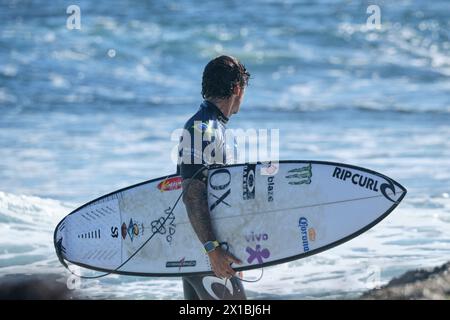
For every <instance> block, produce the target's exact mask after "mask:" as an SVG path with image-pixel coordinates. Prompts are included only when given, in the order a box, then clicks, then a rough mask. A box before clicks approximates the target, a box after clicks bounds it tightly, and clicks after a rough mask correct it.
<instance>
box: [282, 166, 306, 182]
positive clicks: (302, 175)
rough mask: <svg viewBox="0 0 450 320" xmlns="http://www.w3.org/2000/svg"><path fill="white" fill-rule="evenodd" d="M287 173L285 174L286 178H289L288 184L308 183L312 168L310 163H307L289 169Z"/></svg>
mask: <svg viewBox="0 0 450 320" xmlns="http://www.w3.org/2000/svg"><path fill="white" fill-rule="evenodd" d="M287 173H288V175H286V177H285V178H286V179H288V180H289V182H288V183H289V184H291V185H300V184H310V183H311V177H312V168H311V164H308V165H307V166H305V167H301V168H296V169H292V170H289V171H288V172H287Z"/></svg>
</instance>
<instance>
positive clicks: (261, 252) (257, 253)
mask: <svg viewBox="0 0 450 320" xmlns="http://www.w3.org/2000/svg"><path fill="white" fill-rule="evenodd" d="M245 250H246V251H247V253H248V254H249V256H248V258H247V262H248V263H250V264H251V263H252V262H253V261H254V260H257V262H258V263H259V264H261V263H263V261H264V259H268V258H269V257H270V251H269V249H267V248H264V249H261V245H259V244H257V245H256V247H255V249H252V248H250V247H247V248H246V249H245Z"/></svg>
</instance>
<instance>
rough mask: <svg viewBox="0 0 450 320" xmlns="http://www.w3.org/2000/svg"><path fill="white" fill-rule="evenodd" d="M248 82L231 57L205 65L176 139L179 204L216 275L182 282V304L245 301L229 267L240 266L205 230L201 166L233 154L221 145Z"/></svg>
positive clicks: (208, 223) (207, 217) (207, 215)
mask: <svg viewBox="0 0 450 320" xmlns="http://www.w3.org/2000/svg"><path fill="white" fill-rule="evenodd" d="M249 78H250V74H249V73H248V72H247V70H246V69H245V67H244V65H243V64H241V63H240V62H239V61H238V60H237V59H236V58H234V57H231V56H225V55H223V56H220V57H217V58H215V59H213V60H211V61H210V62H209V63H208V64H207V65H206V67H205V69H204V71H203V78H202V96H203V99H204V101H203V102H202V104H201V105H200V109H199V110H198V111H197V113H195V114H194V116H192V117H191V118H190V119H189V120H188V121H187V122H186V124H185V126H184V129H185V130H184V133H183V135H182V137H181V138H180V147H179V165H178V170H179V174H180V175H181V177H182V178H183V184H182V187H183V191H184V194H183V202H184V204H185V207H186V210H187V214H188V217H189V220H190V222H191V225H192V227H193V229H194V231H195V233H196V234H197V237H198V238H199V240H200V241H201V243H202V244H203V246H204V248H205V254H207V255H208V258H209V261H210V263H211V268H212V270H213V272H214V274H215V275H216V277H212V276H188V277H183V290H184V296H185V299H189V300H198V299H202V300H204V299H208V300H211V299H246V295H245V292H244V287H243V286H242V282H241V281H240V279H239V278H238V277H236V272H235V271H234V270H233V268H232V267H231V265H232V264H233V263H236V264H241V263H242V262H241V261H240V260H239V259H238V258H236V257H234V256H233V255H232V254H231V253H230V252H228V251H227V250H225V249H224V248H223V247H222V246H221V245H220V242H219V241H220V239H217V237H216V236H215V233H214V230H213V228H212V225H211V219H210V212H209V208H208V200H207V184H206V183H207V181H206V180H207V176H208V172H207V170H206V167H205V165H210V164H229V163H231V162H232V161H233V155H234V151H235V150H234V149H233V148H231V147H230V146H229V144H228V143H227V142H229V141H226V140H227V139H226V134H225V130H226V124H227V122H228V120H229V118H230V116H231V115H233V114H236V113H238V111H239V107H240V105H241V102H242V100H243V97H244V92H245V88H246V86H247V84H248V80H249ZM196 139H200V140H196ZM234 147H235V145H234ZM224 279H226V280H224Z"/></svg>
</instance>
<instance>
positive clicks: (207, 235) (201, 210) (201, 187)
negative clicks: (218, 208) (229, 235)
mask: <svg viewBox="0 0 450 320" xmlns="http://www.w3.org/2000/svg"><path fill="white" fill-rule="evenodd" d="M182 187H183V190H184V194H183V202H184V205H185V206H186V210H187V214H188V217H189V221H190V222H191V225H192V227H193V228H194V231H195V233H196V234H197V237H198V238H199V240H200V241H201V243H205V242H207V241H214V240H216V237H215V235H214V232H213V230H212V225H211V217H210V215H209V210H208V198H207V192H206V186H205V184H204V183H203V182H202V181H200V180H198V179H185V180H183V185H182Z"/></svg>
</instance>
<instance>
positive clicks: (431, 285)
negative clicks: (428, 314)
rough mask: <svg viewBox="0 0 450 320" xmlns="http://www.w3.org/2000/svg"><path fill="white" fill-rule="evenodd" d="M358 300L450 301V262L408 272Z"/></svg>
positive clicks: (366, 293) (368, 292)
mask: <svg viewBox="0 0 450 320" xmlns="http://www.w3.org/2000/svg"><path fill="white" fill-rule="evenodd" d="M360 299H364V300H373V299H396V300H405V299H433V300H437V299H439V300H442V299H450V262H447V263H446V264H444V265H442V266H440V267H435V268H433V269H428V270H426V269H417V270H413V271H408V272H406V273H405V274H403V275H401V276H400V277H398V278H394V279H392V280H391V281H390V282H389V283H388V284H387V285H385V286H383V287H381V288H380V289H373V290H370V291H367V292H365V293H364V294H362V296H361V297H360Z"/></svg>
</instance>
